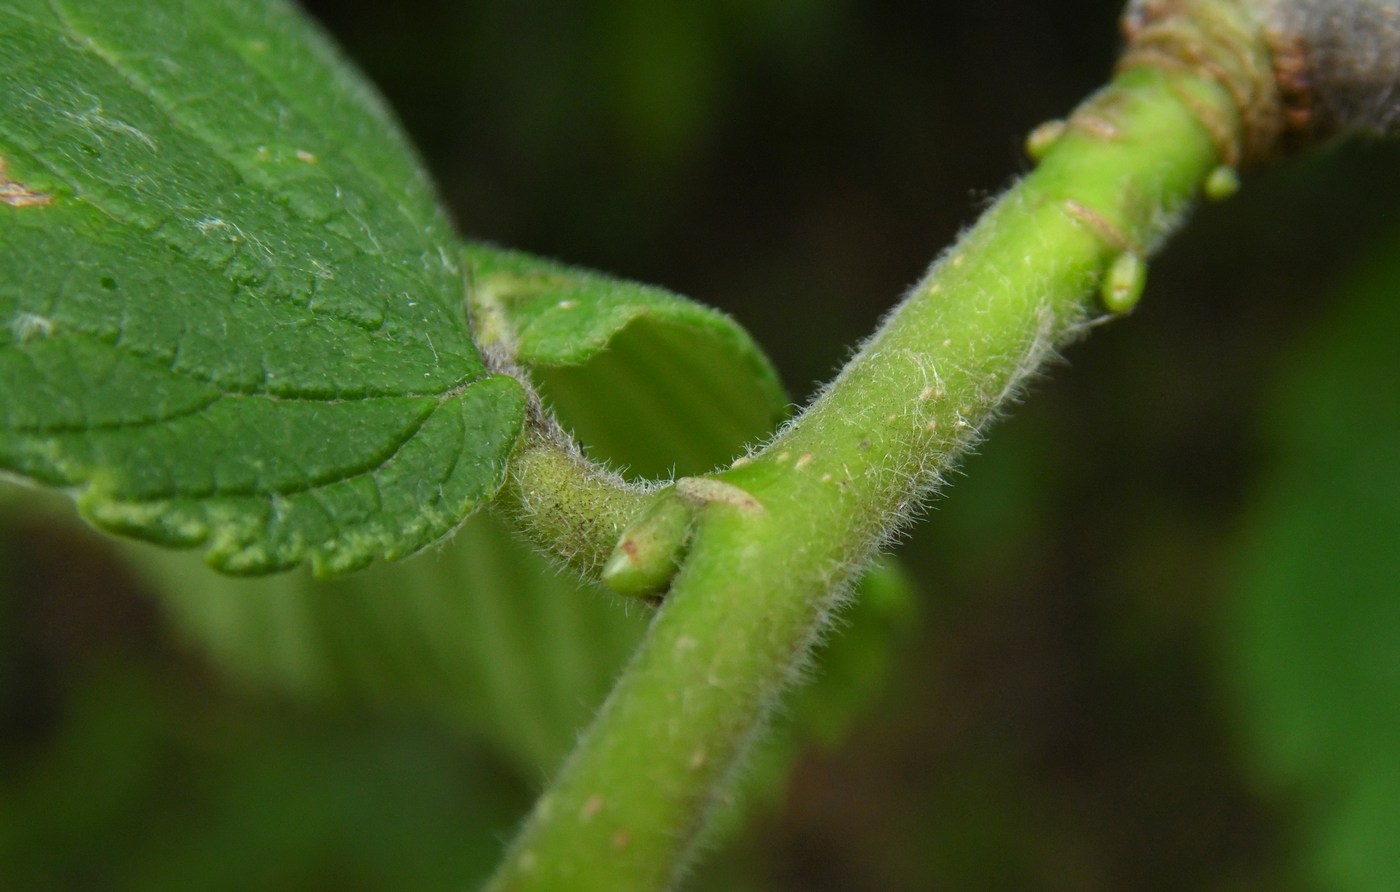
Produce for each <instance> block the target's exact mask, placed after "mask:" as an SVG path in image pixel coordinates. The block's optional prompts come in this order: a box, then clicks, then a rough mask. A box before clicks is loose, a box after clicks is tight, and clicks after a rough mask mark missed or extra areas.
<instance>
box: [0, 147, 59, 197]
mask: <svg viewBox="0 0 1400 892" xmlns="http://www.w3.org/2000/svg"><path fill="white" fill-rule="evenodd" d="M0 204H8V205H9V206H10V207H12V208H32V207H47V206H48V205H50V204H53V196H52V195H49V194H47V193H45V192H35V191H34V190H33V189H30V188H29V187H28V186H26V185H24V184H23V183H16V182H15V181H14V180H12V179H10V170H9V166H8V165H7V164H6V163H5V159H4V158H0Z"/></svg>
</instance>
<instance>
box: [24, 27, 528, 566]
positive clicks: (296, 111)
mask: <svg viewBox="0 0 1400 892" xmlns="http://www.w3.org/2000/svg"><path fill="white" fill-rule="evenodd" d="M0 71H3V72H4V81H5V82H4V87H3V89H0V163H3V165H4V167H3V168H2V169H0V244H3V251H0V320H2V321H4V322H6V323H7V329H8V330H7V331H4V332H0V470H9V471H11V472H14V473H18V474H20V475H23V476H25V477H29V478H32V479H34V480H37V481H39V482H41V483H44V484H48V485H51V486H57V487H64V488H67V489H70V490H72V491H74V492H75V493H76V495H77V498H78V501H79V505H80V508H81V509H82V511H83V512H84V514H85V515H86V516H87V517H88V518H89V519H90V520H91V521H93V522H94V523H96V524H97V525H98V526H100V527H103V528H105V529H107V530H110V531H114V532H119V533H125V534H129V535H134V536H138V537H141V538H145V539H150V540H153V541H157V542H161V543H164V544H169V545H180V546H192V545H200V544H205V545H207V546H208V548H209V553H208V560H209V561H210V563H212V564H213V565H214V566H216V567H218V568H220V569H222V570H225V571H229V572H236V573H260V572H267V571H271V570H276V569H281V568H286V567H289V566H292V565H294V564H297V563H299V562H301V561H303V560H309V561H310V562H311V564H312V565H313V567H314V568H315V570H316V572H317V573H318V574H330V573H335V572H340V571H344V570H348V569H352V568H355V567H359V566H362V565H364V564H366V563H368V562H369V561H370V560H371V559H372V558H373V557H375V556H384V557H388V558H395V557H399V556H402V555H405V554H408V553H411V552H413V551H416V550H418V549H420V548H422V547H423V546H424V545H426V544H428V543H430V542H432V541H434V540H435V539H438V538H440V537H441V536H443V535H444V534H445V533H447V532H448V531H450V530H451V529H452V528H453V527H455V526H456V525H457V524H458V523H459V522H460V521H461V519H462V517H463V516H464V515H465V514H466V513H467V512H469V511H470V510H471V509H472V508H473V506H475V505H476V504H477V503H479V502H480V501H482V500H483V499H485V498H488V497H490V496H491V495H492V494H493V493H494V492H495V490H496V488H497V487H498V485H499V483H500V481H501V479H502V475H503V469H504V463H505V459H506V457H507V455H508V454H509V452H510V449H511V448H512V446H513V444H514V442H515V439H516V437H517V435H518V431H519V426H520V424H521V419H522V417H523V404H524V398H523V394H522V391H521V388H520V386H519V385H518V384H517V383H516V382H515V381H514V380H512V379H510V378H508V377H504V376H498V375H492V374H489V373H488V371H487V370H486V368H485V366H484V365H483V363H482V361H481V359H480V357H479V355H478V353H477V350H476V348H475V346H474V345H473V343H472V339H471V333H470V331H469V329H468V324H467V320H466V314H465V311H464V301H463V271H462V269H461V265H460V260H459V258H458V253H457V251H458V249H457V247H456V243H455V241H454V239H453V236H452V233H451V231H450V228H449V226H448V223H447V221H446V220H445V219H444V217H443V215H442V213H441V212H440V211H439V210H438V208H437V205H436V202H435V199H434V197H433V194H432V191H431V189H430V188H429V186H428V184H427V182H426V180H425V178H424V176H423V173H422V171H421V169H420V167H419V165H418V163H417V161H416V160H415V159H414V157H413V154H412V152H411V151H410V150H409V148H408V147H407V146H406V144H405V143H404V141H403V139H402V137H401V136H400V135H399V133H398V130H397V128H396V126H395V124H394V122H393V120H392V119H391V118H390V116H389V115H388V113H387V112H386V111H385V110H384V109H383V107H382V106H381V105H380V104H379V101H378V100H377V98H376V97H375V96H374V95H373V93H372V92H371V91H370V90H369V88H368V87H366V85H365V84H364V83H363V82H362V81H361V80H359V79H358V78H357V77H356V76H355V74H354V73H353V72H352V71H351V70H350V69H349V68H348V67H347V66H346V65H345V63H344V62H343V61H342V60H341V59H340V58H339V57H338V56H337V55H336V54H335V53H334V51H333V50H332V49H331V48H330V47H329V46H328V44H327V43H326V42H325V41H324V39H322V37H321V36H320V35H319V34H318V33H316V32H315V31H313V30H312V29H311V28H309V27H308V26H307V25H306V23H305V22H304V21H303V20H302V19H301V18H300V16H299V15H298V14H297V13H296V12H295V10H294V9H292V8H291V7H290V6H289V5H288V4H287V3H284V2H282V0H142V2H140V3H123V4H120V5H119V8H114V6H113V4H112V3H110V2H107V0H4V2H3V3H0Z"/></svg>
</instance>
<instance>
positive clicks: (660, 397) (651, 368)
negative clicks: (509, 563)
mask: <svg viewBox="0 0 1400 892" xmlns="http://www.w3.org/2000/svg"><path fill="white" fill-rule="evenodd" d="M466 256H467V267H468V270H469V282H470V299H471V301H472V305H473V308H474V312H475V314H476V318H477V319H478V329H479V331H480V334H481V338H482V342H483V344H487V345H493V346H495V347H497V348H498V349H502V350H504V351H505V352H507V353H508V354H509V355H510V357H511V358H512V359H513V360H514V361H516V362H518V363H519V364H521V365H523V366H524V367H525V368H526V369H528V370H529V372H530V376H531V378H532V380H533V381H534V382H535V384H536V385H537V386H538V388H539V390H540V392H541V394H542V395H543V397H544V399H545V401H546V402H547V403H549V404H550V405H552V406H554V407H555V408H556V409H558V410H559V411H560V414H561V415H562V416H563V417H564V420H565V422H566V424H567V426H568V427H569V428H570V429H571V430H572V432H573V433H574V435H575V437H576V438H577V439H579V440H580V441H581V442H582V443H583V444H584V445H585V446H587V447H588V448H589V449H590V450H591V451H592V453H593V454H594V455H595V456H599V457H602V458H604V459H606V460H608V461H612V462H617V463H619V464H621V465H623V466H625V467H627V468H628V469H629V470H630V472H631V473H632V474H634V475H637V476H642V477H664V476H671V475H677V476H683V475H686V474H699V473H702V472H704V471H709V470H712V469H713V468H714V467H715V466H716V465H717V464H719V463H721V462H725V461H728V460H729V459H731V458H733V457H734V456H735V455H737V454H738V453H739V452H740V451H741V450H742V448H743V447H744V446H745V445H746V444H748V443H751V442H752V441H753V440H754V439H755V438H756V437H760V436H766V435H768V434H769V433H771V432H772V431H773V429H774V428H775V427H776V426H777V425H778V424H779V423H780V422H781V421H782V420H783V419H784V418H785V417H786V415H787V411H788V400H787V397H786V395H785V394H784V392H783V387H782V384H781V383H780V382H779V380H778V376H777V373H776V372H775V371H774V370H773V366H772V365H771V364H770V363H769V361H768V359H767V357H766V356H765V355H764V353H763V351H762V350H761V349H759V347H758V345H757V344H755V343H754V341H753V339H752V338H751V337H750V336H749V334H748V332H746V331H744V329H743V328H742V327H741V326H740V325H739V324H738V323H737V322H735V321H734V320H733V319H731V318H730V317H728V316H726V315H724V314H723V313H721V312H719V311H717V310H714V309H711V308H709V307H705V306H702V305H701V304H698V303H695V302H694V301H690V300H687V299H686V298H683V297H679V296H677V295H675V294H672V293H670V292H668V291H665V290H663V289H661V288H654V287H650V286H646V285H638V284H636V283H633V282H625V281H620V280H617V279H613V278H610V277H608V276H604V275H601V274H599V273H594V272H590V271H587V270H581V269H576V268H573V267H568V266H564V265H562V264H558V263H554V262H551V261H547V260H540V259H539V258H536V257H532V256H530V255H528V254H522V253H519V252H516V251H506V250H502V249H499V248H494V247H491V246H488V245H470V246H469V247H468V248H467V255H466Z"/></svg>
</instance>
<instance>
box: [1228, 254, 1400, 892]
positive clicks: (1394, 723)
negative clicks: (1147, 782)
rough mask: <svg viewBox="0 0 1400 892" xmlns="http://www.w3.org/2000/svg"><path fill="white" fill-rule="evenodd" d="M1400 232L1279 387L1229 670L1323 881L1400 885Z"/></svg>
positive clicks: (1233, 611)
mask: <svg viewBox="0 0 1400 892" xmlns="http://www.w3.org/2000/svg"><path fill="white" fill-rule="evenodd" d="M1396 245H1400V233H1396V234H1395V235H1394V236H1392V238H1391V239H1390V244H1389V245H1387V246H1385V248H1384V250H1382V251H1381V252H1379V253H1378V254H1377V262H1376V263H1375V264H1374V265H1373V266H1372V267H1371V269H1370V270H1369V271H1368V272H1367V273H1366V274H1365V275H1363V276H1362V277H1361V278H1360V279H1359V280H1358V281H1357V282H1356V283H1355V284H1354V285H1353V286H1352V287H1351V288H1350V289H1348V290H1347V291H1345V292H1344V294H1343V297H1344V298H1345V300H1343V301H1341V302H1340V306H1339V307H1338V310H1339V312H1337V313H1336V314H1335V315H1334V316H1333V317H1332V318H1331V319H1330V320H1329V321H1328V322H1327V324H1326V325H1325V326H1324V327H1323V328H1322V330H1320V331H1319V332H1318V333H1317V335H1316V336H1315V337H1314V338H1313V339H1311V340H1310V341H1309V342H1308V343H1306V344H1305V345H1304V349H1303V351H1302V352H1301V354H1300V356H1299V357H1298V361H1297V362H1296V363H1295V367H1294V368H1293V369H1291V370H1290V372H1289V373H1288V374H1287V375H1285V376H1284V377H1283V378H1282V379H1281V380H1280V381H1279V382H1278V384H1277V385H1276V387H1275V388H1274V393H1275V394H1276V395H1277V397H1276V399H1275V401H1274V403H1273V405H1272V406H1271V407H1270V411H1269V414H1268V422H1269V424H1268V429H1269V430H1268V432H1269V434H1270V437H1271V440H1272V442H1273V443H1274V444H1275V451H1276V456H1277V457H1276V460H1275V461H1274V462H1273V464H1272V466H1271V467H1270V468H1269V470H1268V473H1267V475H1266V476H1265V478H1264V480H1263V486H1262V488H1261V491H1260V493H1259V496H1258V498H1257V500H1256V504H1255V505H1254V506H1253V510H1252V517H1251V523H1250V526H1249V529H1248V534H1247V536H1246V537H1245V540H1244V546H1243V548H1242V549H1241V552H1240V556H1239V562H1238V568H1237V576H1238V579H1239V581H1238V585H1237V591H1236V592H1235V598H1234V599H1233V601H1232V602H1231V603H1230V611H1229V613H1228V615H1227V617H1226V620H1227V623H1226V625H1225V627H1224V628H1225V632H1226V638H1225V639H1224V644H1225V646H1226V648H1227V650H1226V665H1227V667H1228V669H1229V671H1230V681H1231V683H1232V684H1233V685H1234V688H1235V690H1236V692H1237V695H1238V697H1239V701H1240V703H1241V706H1242V710H1241V715H1242V720H1243V725H1244V730H1245V732H1246V734H1247V736H1248V739H1249V742H1250V743H1251V744H1252V746H1253V747H1254V755H1255V757H1256V759H1257V763H1258V768H1259V769H1260V772H1261V774H1262V775H1263V777H1264V778H1265V779H1266V780H1267V781H1268V782H1269V783H1270V784H1271V785H1272V786H1274V787H1275V788H1279V789H1282V790H1284V791H1286V792H1287V794H1288V795H1289V796H1290V797H1292V798H1294V799H1295V800H1296V801H1297V803H1298V805H1299V808H1298V810H1297V814H1298V815H1299V817H1300V822H1301V824H1302V828H1301V829H1302V836H1303V839H1302V840H1300V841H1301V842H1304V843H1305V845H1303V846H1301V847H1300V848H1301V851H1302V853H1303V862H1304V863H1303V865H1302V868H1303V870H1302V872H1304V873H1305V874H1306V875H1307V876H1308V878H1309V880H1310V882H1311V883H1312V884H1315V885H1316V887H1317V888H1321V889H1336V890H1356V892H1364V890H1376V892H1380V890H1390V889H1395V888H1400V859H1397V858H1396V855H1395V834H1396V828H1397V827H1400V548H1397V542H1400V354H1398V353H1397V352H1396V350H1395V347H1394V337H1395V332H1396V331H1397V330H1400V304H1397V302H1396V300H1395V294H1396V291H1397V289H1400V263H1397V260H1396V258H1397V257H1400V254H1397V253H1396Z"/></svg>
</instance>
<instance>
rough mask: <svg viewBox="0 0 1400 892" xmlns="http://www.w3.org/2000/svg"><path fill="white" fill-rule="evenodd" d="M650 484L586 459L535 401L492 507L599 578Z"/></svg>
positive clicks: (583, 571)
mask: <svg viewBox="0 0 1400 892" xmlns="http://www.w3.org/2000/svg"><path fill="white" fill-rule="evenodd" d="M654 489H655V488H654V487H649V486H635V485H632V484H629V483H627V482H626V481H624V480H623V479H622V478H621V477H619V476H617V475H616V474H613V473H611V472H610V471H608V470H606V469H605V468H602V467H599V466H598V465H595V464H593V463H592V462H590V461H589V460H588V459H586V458H585V457H584V456H583V455H582V454H580V453H579V452H578V450H577V449H576V448H574V447H573V445H572V443H570V442H569V440H568V437H567V435H565V434H564V433H563V432H562V431H560V430H559V429H558V426H557V425H556V424H555V422H554V421H553V420H552V419H550V418H548V417H547V416H545V414H544V413H543V411H542V410H540V409H539V407H537V406H536V407H532V411H531V419H530V422H529V423H528V426H527V429H526V432H525V435H524V437H522V438H521V444H520V446H519V447H518V448H517V449H516V452H515V455H514V456H512V458H511V461H510V471H509V475H508V476H507V478H506V483H505V486H504V487H503V488H502V490H501V494H500V496H499V497H498V498H497V500H496V506H495V507H496V508H497V510H500V511H502V512H503V513H504V514H505V515H506V516H507V517H508V518H509V519H510V520H511V521H512V522H513V523H514V524H515V526H516V528H517V529H519V530H520V531H521V532H523V533H524V534H525V536H526V537H527V538H529V539H530V540H531V541H533V542H535V543H537V544H542V545H544V546H545V547H546V548H547V550H548V552H549V553H550V554H551V555H552V556H553V557H554V558H556V559H557V560H560V561H562V562H563V563H564V564H566V565H568V566H569V567H571V568H572V569H574V570H575V571H576V572H578V573H579V574H581V575H582V576H583V577H584V578H587V579H596V578H597V577H598V572H599V570H601V569H602V567H603V564H604V562H605V561H606V560H607V558H608V555H609V554H610V553H611V552H612V550H613V548H614V546H616V545H617V541H618V538H619V537H620V536H621V535H622V532H623V530H624V529H625V528H626V527H627V525H628V524H629V523H631V522H632V520H633V519H635V518H636V517H637V516H638V515H640V514H641V513H642V511H643V509H644V508H645V506H646V505H647V504H648V503H649V502H650V501H651V500H652V499H653V498H654V496H653V495H652V493H653V492H654Z"/></svg>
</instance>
